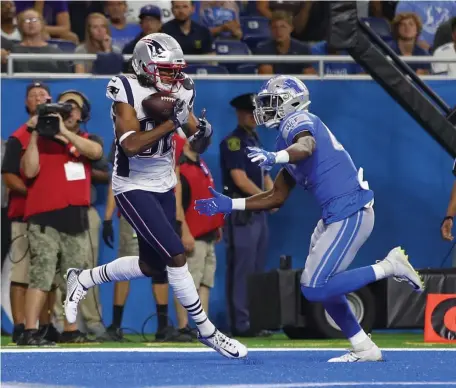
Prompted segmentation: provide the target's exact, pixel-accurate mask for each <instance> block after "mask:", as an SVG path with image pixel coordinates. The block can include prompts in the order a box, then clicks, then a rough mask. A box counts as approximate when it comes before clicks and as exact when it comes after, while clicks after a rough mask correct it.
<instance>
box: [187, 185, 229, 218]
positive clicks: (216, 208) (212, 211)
mask: <svg viewBox="0 0 456 388" xmlns="http://www.w3.org/2000/svg"><path fill="white" fill-rule="evenodd" d="M209 191H210V192H211V194H212V195H213V196H214V197H213V198H208V199H198V200H196V201H195V210H196V211H197V212H198V213H199V214H202V215H205V216H214V215H216V214H219V213H223V214H228V213H231V211H232V210H233V200H232V199H231V198H230V197H227V196H226V195H223V194H222V193H219V192H217V191H215V190H214V189H213V188H212V187H209Z"/></svg>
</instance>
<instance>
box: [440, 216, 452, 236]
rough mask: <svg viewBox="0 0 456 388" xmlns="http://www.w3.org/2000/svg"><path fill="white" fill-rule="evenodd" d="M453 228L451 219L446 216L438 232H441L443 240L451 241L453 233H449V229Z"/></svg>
mask: <svg viewBox="0 0 456 388" xmlns="http://www.w3.org/2000/svg"><path fill="white" fill-rule="evenodd" d="M452 229H453V220H452V219H450V218H447V219H446V220H445V221H443V224H442V226H441V228H440V232H441V233H442V237H443V239H444V240H447V241H453V238H454V237H453V235H452V234H451V230H452Z"/></svg>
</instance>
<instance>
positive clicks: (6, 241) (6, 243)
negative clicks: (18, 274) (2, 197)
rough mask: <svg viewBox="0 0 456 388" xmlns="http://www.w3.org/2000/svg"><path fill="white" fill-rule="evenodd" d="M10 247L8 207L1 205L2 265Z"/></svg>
mask: <svg viewBox="0 0 456 388" xmlns="http://www.w3.org/2000/svg"><path fill="white" fill-rule="evenodd" d="M10 247H11V221H10V219H9V218H8V208H6V207H2V248H1V254H2V267H1V268H3V262H4V261H5V259H6V255H7V254H8V252H9V250H10Z"/></svg>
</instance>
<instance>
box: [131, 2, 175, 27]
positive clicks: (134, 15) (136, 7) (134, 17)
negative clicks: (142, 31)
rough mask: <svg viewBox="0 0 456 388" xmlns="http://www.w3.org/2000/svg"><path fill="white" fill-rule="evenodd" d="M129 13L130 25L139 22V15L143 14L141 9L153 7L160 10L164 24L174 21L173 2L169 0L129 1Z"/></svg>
mask: <svg viewBox="0 0 456 388" xmlns="http://www.w3.org/2000/svg"><path fill="white" fill-rule="evenodd" d="M127 5H128V11H127V21H128V22H129V23H137V22H138V13H140V12H141V8H143V7H145V6H147V5H152V6H154V7H158V8H160V13H161V21H162V23H167V22H169V21H170V20H172V19H174V16H173V13H172V11H171V1H169V0H152V1H136V0H135V1H129V2H128V4H127Z"/></svg>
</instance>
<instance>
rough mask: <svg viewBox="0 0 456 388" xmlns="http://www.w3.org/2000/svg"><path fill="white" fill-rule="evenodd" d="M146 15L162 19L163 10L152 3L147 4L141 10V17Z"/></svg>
mask: <svg viewBox="0 0 456 388" xmlns="http://www.w3.org/2000/svg"><path fill="white" fill-rule="evenodd" d="M144 16H152V17H154V18H157V19H158V20H161V10H160V8H158V7H156V6H155V5H152V4H148V5H145V6H144V7H142V8H141V10H140V11H139V18H140V19H142V18H143V17H144Z"/></svg>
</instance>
